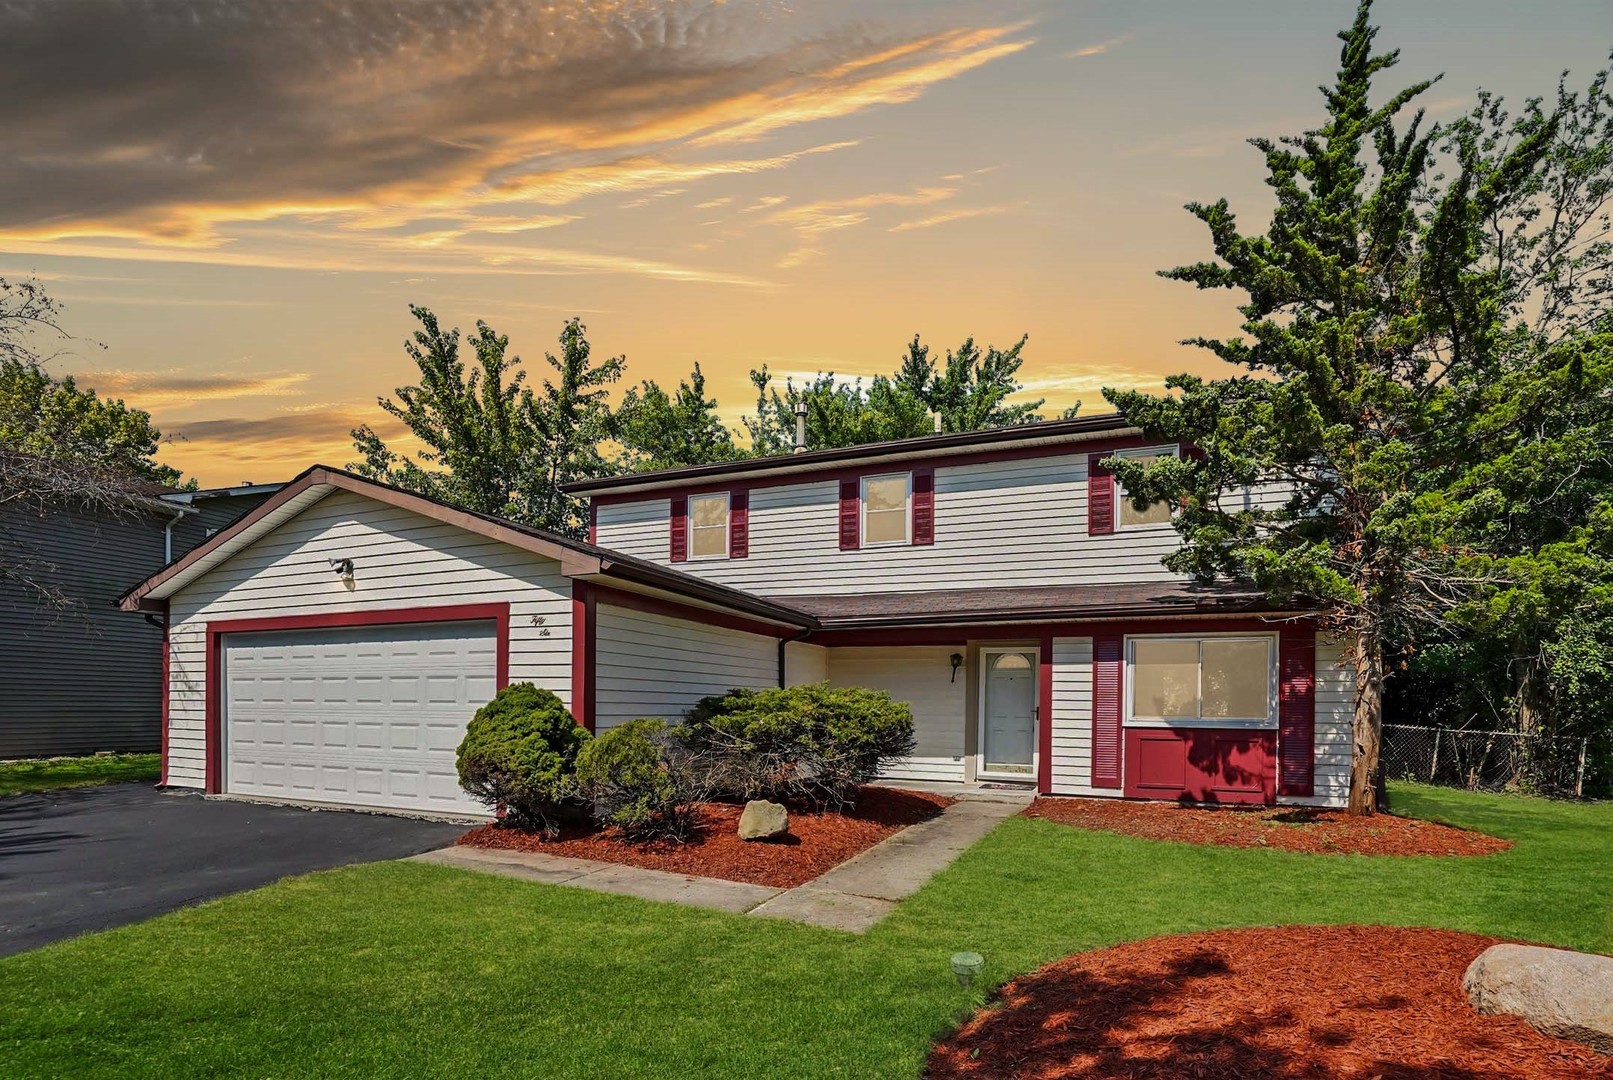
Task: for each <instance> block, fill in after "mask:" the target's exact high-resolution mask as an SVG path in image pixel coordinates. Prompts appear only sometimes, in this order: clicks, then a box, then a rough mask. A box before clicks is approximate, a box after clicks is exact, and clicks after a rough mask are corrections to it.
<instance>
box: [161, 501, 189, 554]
mask: <svg viewBox="0 0 1613 1080" xmlns="http://www.w3.org/2000/svg"><path fill="white" fill-rule="evenodd" d="M186 513H188V511H186V510H175V511H174V516H173V517H171V518H169V519H168V524H166V525H164V526H163V527H162V564H163V565H164V566H167V565H168V564H169V563H171V562H173V561H174V526H175V525H178V524H179V522H180V519H181V518H183V517H184V516H185V514H186Z"/></svg>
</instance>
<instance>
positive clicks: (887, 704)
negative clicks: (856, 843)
mask: <svg viewBox="0 0 1613 1080" xmlns="http://www.w3.org/2000/svg"><path fill="white" fill-rule="evenodd" d="M674 735H675V737H676V739H677V741H678V743H679V744H680V745H682V746H683V747H684V748H685V749H687V750H689V751H690V752H691V753H693V754H695V755H697V756H698V757H699V758H700V759H702V760H703V761H705V762H706V763H707V767H708V775H709V777H710V782H711V785H712V787H713V788H714V789H716V790H718V791H721V792H722V793H723V794H726V795H731V796H734V797H737V798H746V799H751V798H775V799H777V798H806V799H811V800H814V801H819V802H825V803H829V804H832V805H839V804H842V803H844V802H846V801H848V800H849V799H850V797H851V796H852V794H853V792H854V791H855V789H856V788H857V786H858V785H860V784H866V783H868V782H870V781H872V780H874V779H875V778H876V777H878V776H879V774H880V773H881V772H882V771H883V770H884V769H885V768H886V767H887V766H888V765H890V764H891V763H892V762H893V761H895V760H897V759H899V758H903V757H906V756H908V755H909V754H911V753H912V752H913V712H912V710H911V709H910V708H909V707H908V706H907V704H906V703H904V702H899V701H895V700H893V699H892V698H891V696H890V695H889V694H888V693H886V692H885V691H883V690H865V689H862V688H860V687H831V686H829V684H827V683H812V684H808V685H804V686H792V687H787V688H779V689H768V690H730V691H729V692H728V693H726V694H719V695H715V696H713V697H708V698H705V699H703V700H701V701H700V702H699V704H697V705H696V706H695V707H694V708H693V709H692V710H690V712H689V714H688V718H687V720H686V721H685V722H684V724H683V725H682V726H680V727H678V728H675V729H674Z"/></svg>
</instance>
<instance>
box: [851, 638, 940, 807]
mask: <svg viewBox="0 0 1613 1080" xmlns="http://www.w3.org/2000/svg"><path fill="white" fill-rule="evenodd" d="M954 651H955V650H954V649H953V647H951V646H948V645H941V646H913V647H905V648H870V649H863V648H852V649H831V650H829V683H830V685H832V686H862V687H866V688H868V689H870V690H885V691H888V692H889V693H890V695H891V697H893V698H895V699H896V700H897V701H905V702H907V703H908V705H909V706H911V707H912V709H913V729H914V735H915V737H916V741H917V746H916V747H915V748H914V752H913V756H912V757H910V758H907V759H906V760H905V761H902V762H899V763H897V765H896V766H895V767H893V768H892V769H890V771H888V772H887V773H886V774H885V775H886V776H887V777H889V778H890V779H893V780H952V781H957V782H960V783H961V782H962V781H963V777H964V772H963V755H964V732H965V729H966V727H967V724H968V705H967V702H968V697H967V694H968V686H967V683H968V680H967V679H966V678H964V676H963V672H962V671H959V672H958V677H957V679H956V680H955V681H948V680H949V678H950V677H951V674H952V664H951V662H950V661H949V660H948V657H949V656H951V655H952V653H953V652H954Z"/></svg>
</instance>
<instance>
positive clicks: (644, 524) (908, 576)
mask: <svg viewBox="0 0 1613 1080" xmlns="http://www.w3.org/2000/svg"><path fill="white" fill-rule="evenodd" d="M1117 452H1120V453H1136V454H1175V453H1178V452H1180V448H1178V447H1176V446H1173V445H1165V446H1158V445H1154V444H1151V443H1149V442H1147V441H1145V440H1143V439H1141V438H1140V436H1139V433H1138V432H1137V431H1136V430H1135V429H1131V428H1128V427H1126V426H1125V425H1124V424H1123V423H1122V422H1121V421H1120V420H1118V419H1117V418H1115V417H1112V416H1098V417H1091V418H1080V419H1075V420H1066V421H1054V422H1048V423H1043V424H1037V425H1034V426H1030V427H1021V428H1009V429H997V430H991V431H982V432H976V433H971V434H965V435H936V436H927V437H923V438H916V439H905V440H901V441H897V442H890V443H882V444H877V445H871V446H860V447H853V448H848V449H835V450H821V451H810V452H801V453H797V454H795V455H793V456H787V457H772V458H763V459H754V460H747V461H739V462H732V463H725V464H720V465H706V466H695V467H690V468H683V469H673V470H668V471H664V472H658V473H641V474H634V475H625V476H619V477H611V478H608V479H603V480H598V481H593V482H589V483H584V484H578V485H574V486H573V487H572V489H571V490H573V491H574V492H576V493H578V494H582V495H586V496H588V497H589V499H590V500H591V505H592V510H593V516H592V524H591V532H592V535H593V541H594V542H593V543H583V542H579V541H573V540H568V539H564V538H560V537H557V536H554V535H552V534H548V533H545V532H542V531H539V530H536V529H532V528H528V527H526V526H522V525H519V524H515V523H513V522H509V521H505V520H501V519H498V518H494V517H490V516H486V515H480V514H474V513H470V512H467V511H463V510H457V509H453V508H450V507H448V506H445V505H443V504H440V503H437V502H435V501H433V500H430V499H427V498H424V497H421V496H419V495H414V494H411V493H408V492H404V491H401V490H398V489H395V488H391V487H388V486H385V485H382V484H377V483H375V482H372V481H369V480H364V479H361V478H359V477H356V476H353V475H351V474H348V473H345V472H342V471H340V470H336V469H330V468H325V467H315V468H313V469H310V470H309V471H308V472H305V473H304V474H302V475H301V476H299V477H297V478H296V479H295V480H293V481H291V482H290V483H289V484H287V485H286V487H285V488H283V489H282V490H281V491H280V492H279V493H278V494H277V495H275V496H274V497H273V498H271V499H270V500H269V501H267V502H266V503H264V504H263V505H262V506H260V507H259V508H258V509H257V510H255V511H253V512H252V513H251V514H249V515H247V516H246V517H245V518H243V519H241V520H240V521H237V522H236V523H235V524H234V525H232V526H230V527H229V528H226V529H224V530H223V531H221V532H220V533H218V534H217V535H215V536H214V537H212V538H211V539H210V540H209V541H207V542H205V543H203V544H202V545H201V546H200V547H198V548H197V549H195V550H194V551H192V552H191V553H190V554H189V555H187V556H185V557H184V558H181V559H179V560H178V561H177V562H176V563H175V564H174V565H172V566H170V567H168V568H166V569H164V570H163V571H162V572H160V573H158V574H155V575H153V576H152V577H150V578H148V579H147V580H146V581H144V582H142V583H141V584H140V585H138V586H136V587H135V588H133V589H131V590H130V591H129V592H128V593H126V594H125V595H124V596H123V598H122V600H121V603H122V606H123V607H124V608H125V609H126V610H128V611H137V612H145V613H148V614H152V615H154V616H158V617H161V618H163V619H165V620H166V623H167V627H168V640H169V653H168V655H169V682H168V696H167V701H166V709H167V722H166V724H165V732H166V741H165V749H166V753H165V759H164V782H165V783H167V784H169V785H172V786H176V787H188V788H203V789H205V790H207V791H209V792H218V793H233V794H239V795H250V796H260V797H270V798H285V799H293V800H301V801H309V802H321V803H332V804H337V805H351V806H370V807H384V808H396V809H407V810H427V811H442V812H476V811H478V810H480V809H481V808H480V807H478V806H477V804H475V803H474V802H472V801H471V800H470V799H469V797H468V796H466V795H465V794H464V793H463V792H462V791H461V790H460V788H459V785H458V783H457V777H456V773H455V766H454V751H455V748H456V747H457V745H458V743H459V741H460V737H461V734H462V732H463V730H464V727H465V723H466V721H467V720H468V718H469V717H470V715H471V714H472V713H473V711H474V710H475V709H476V708H477V707H478V706H479V705H480V704H482V703H483V702H484V701H486V700H487V699H488V698H489V697H491V696H492V694H493V693H494V691H495V690H496V689H497V688H498V687H500V686H502V685H505V684H506V683H508V682H510V681H531V682H534V683H536V684H538V685H540V686H545V687H548V688H549V689H551V690H553V691H554V692H555V693H557V694H558V695H559V696H560V697H561V698H562V699H563V700H565V701H566V702H567V704H568V706H569V707H570V708H571V710H572V712H573V713H574V714H575V716H576V717H577V719H578V720H579V722H581V723H583V724H584V725H586V726H587V727H589V728H591V729H593V730H596V731H598V730H603V729H605V728H608V727H610V726H612V725H614V724H619V723H621V722H623V721H625V720H628V719H631V718H633V717H638V716H660V717H668V718H676V717H678V716H680V715H681V714H682V713H683V712H684V710H686V709H687V708H689V707H690V706H691V705H693V704H694V703H695V702H696V701H697V700H699V699H700V698H701V697H703V696H705V695H708V694H713V693H718V692H721V691H724V690H726V689H728V688H730V687H738V686H743V687H753V688H760V687H765V686H774V685H780V684H796V683H802V682H814V681H822V680H827V681H829V682H830V683H833V684H836V685H856V686H866V687H874V688H880V689H885V690H888V691H890V692H891V694H892V695H893V696H895V697H896V698H898V699H900V700H903V701H906V702H909V703H910V704H911V705H912V708H913V714H914V720H915V725H916V728H917V748H916V751H915V752H914V754H913V756H912V757H911V758H909V759H907V760H906V761H903V762H901V763H899V764H898V765H897V766H896V767H895V768H894V769H893V770H892V771H891V776H892V777H893V778H895V779H908V780H929V781H943V782H952V783H959V784H978V783H1001V784H1017V785H1025V786H1034V787H1035V788H1036V789H1038V790H1040V791H1044V792H1052V793H1058V794H1070V795H1109V796H1130V797H1143V798H1169V799H1193V800H1205V801H1218V802H1268V803H1269V802H1279V801H1280V802H1292V803H1305V804H1327V805H1339V804H1342V802H1343V800H1344V798H1345V795H1346V790H1347V780H1348V735H1349V719H1350V717H1349V713H1350V708H1349V704H1350V693H1349V686H1348V682H1349V680H1348V677H1347V670H1346V668H1345V665H1344V662H1343V658H1342V654H1341V651H1340V649H1339V648H1338V647H1337V646H1336V645H1334V644H1332V643H1330V642H1326V641H1319V640H1318V637H1317V634H1316V631H1315V628H1314V624H1313V623H1312V622H1311V621H1310V620H1309V619H1308V618H1306V617H1305V616H1304V614H1303V613H1296V612H1281V611H1274V610H1272V607H1271V605H1269V604H1268V603H1266V602H1264V601H1263V600H1262V599H1261V598H1260V597H1259V596H1257V595H1255V594H1252V593H1250V592H1248V591H1245V590H1240V589H1233V588H1204V587H1196V586H1193V585H1191V584H1189V583H1188V582H1186V581H1184V580H1183V579H1181V578H1179V577H1177V576H1176V575H1173V574H1171V573H1169V572H1168V571H1166V570H1165V569H1164V568H1163V567H1162V566H1161V565H1160V557H1161V556H1162V555H1164V554H1166V553H1167V552H1169V551H1170V550H1172V548H1173V547H1174V545H1175V544H1176V543H1177V542H1178V539H1177V536H1176V534H1175V532H1174V530H1173V529H1172V528H1171V526H1170V522H1169V513H1168V512H1167V511H1166V509H1165V508H1164V507H1154V508H1151V509H1150V510H1148V511H1144V512H1141V513H1139V512H1136V511H1134V510H1133V509H1132V508H1131V506H1130V504H1129V503H1128V502H1126V500H1125V499H1124V498H1123V496H1122V495H1121V494H1120V493H1118V492H1116V491H1115V484H1114V481H1113V477H1112V476H1110V475H1108V474H1107V473H1106V472H1104V471H1103V470H1101V469H1100V468H1098V466H1097V462H1099V461H1100V460H1101V459H1103V458H1105V457H1107V456H1111V455H1113V454H1115V453H1117ZM1251 497H1253V496H1251Z"/></svg>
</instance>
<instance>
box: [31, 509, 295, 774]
mask: <svg viewBox="0 0 1613 1080" xmlns="http://www.w3.org/2000/svg"><path fill="white" fill-rule="evenodd" d="M276 490H278V485H274V484H260V485H248V486H243V487H236V488H218V489H214V490H211V491H181V492H176V491H172V490H170V489H166V488H162V487H158V486H155V485H153V486H152V487H151V488H150V489H149V490H147V491H144V492H139V493H131V494H130V495H129V497H128V499H127V500H126V503H125V505H124V506H122V507H120V508H118V509H117V510H113V509H111V508H107V509H104V510H89V509H83V508H75V507H72V506H67V505H63V506H59V507H56V508H53V509H52V510H51V512H50V513H49V514H48V515H46V516H43V517H41V516H39V515H38V514H34V513H29V512H26V511H23V510H18V509H11V510H6V511H0V530H3V533H4V544H5V548H6V550H7V552H8V553H10V554H11V556H12V557H16V556H17V555H18V554H23V555H25V557H27V558H29V559H30V561H31V562H32V564H33V565H34V567H35V569H34V570H33V571H31V572H30V576H31V577H32V578H33V579H35V580H37V581H39V582H41V583H43V584H46V585H49V586H52V587H54V588H55V589H57V590H59V593H60V595H61V596H63V597H65V598H66V600H67V601H68V602H69V606H67V607H65V608H57V607H52V606H49V605H45V604H42V603H41V600H40V596H39V595H38V593H37V592H35V591H34V590H31V589H26V588H24V587H22V586H20V585H17V584H14V583H7V582H0V758H13V757H45V756H51V755H58V754H88V753H95V752H97V751H102V750H119V751H140V752H149V751H154V750H156V749H158V746H159V744H160V741H161V723H160V718H161V716H162V691H161V683H162V680H161V670H162V629H161V624H160V622H156V621H155V620H153V621H152V622H148V621H145V620H140V619H130V618H129V617H128V616H127V615H125V614H122V613H120V612H118V611H117V610H115V609H114V608H112V607H111V606H109V605H108V603H107V598H108V597H109V596H112V595H115V594H116V593H117V592H118V591H119V590H121V589H124V588H127V587H128V583H129V581H130V579H131V578H134V577H138V576H140V575H142V574H149V573H151V572H153V571H155V570H157V569H158V568H160V567H161V566H163V565H164V564H165V563H167V562H168V561H170V560H171V559H172V558H174V557H175V556H178V555H182V554H184V553H185V552H186V551H189V550H190V549H191V548H192V547H195V546H196V545H197V544H199V543H201V542H202V541H203V540H204V539H206V538H207V536H208V535H210V534H211V533H212V532H213V531H216V530H217V529H219V528H222V527H223V526H225V525H227V524H229V522H230V521H231V520H233V519H234V518H236V517H238V516H240V515H241V514H243V513H245V512H246V511H247V510H250V509H251V508H252V507H254V506H256V505H258V504H259V503H261V502H262V501H263V500H264V499H266V498H268V497H269V496H270V495H272V494H273V493H274V492H275V491H276Z"/></svg>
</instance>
